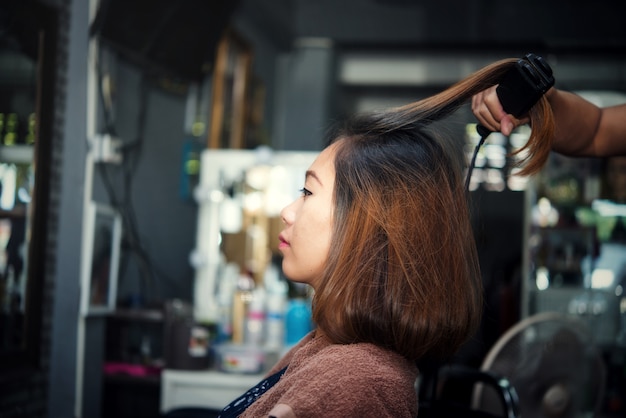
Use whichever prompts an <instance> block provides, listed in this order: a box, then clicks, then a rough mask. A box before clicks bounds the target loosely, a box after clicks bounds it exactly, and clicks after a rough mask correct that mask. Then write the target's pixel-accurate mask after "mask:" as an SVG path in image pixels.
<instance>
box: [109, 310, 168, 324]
mask: <svg viewBox="0 0 626 418" xmlns="http://www.w3.org/2000/svg"><path fill="white" fill-rule="evenodd" d="M108 317H109V318H111V319H118V320H123V321H145V322H163V318H164V315H163V311H161V310H159V309H116V310H115V311H113V312H112V313H110V314H109V315H108Z"/></svg>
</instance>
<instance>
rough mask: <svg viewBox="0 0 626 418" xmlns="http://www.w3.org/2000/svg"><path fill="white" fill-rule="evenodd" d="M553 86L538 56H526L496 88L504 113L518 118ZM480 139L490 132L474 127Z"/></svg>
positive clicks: (551, 76) (542, 60)
mask: <svg viewBox="0 0 626 418" xmlns="http://www.w3.org/2000/svg"><path fill="white" fill-rule="evenodd" d="M553 85H554V76H553V75H552V68H550V66H549V65H548V63H547V62H546V60H544V59H543V58H542V57H540V56H539V55H535V54H532V53H529V54H526V55H525V56H524V58H520V59H519V60H517V62H516V63H515V65H514V66H513V67H512V68H511V69H510V70H509V71H507V72H506V74H505V75H504V77H503V78H502V81H501V82H500V83H499V84H498V87H497V88H496V94H497V95H498V99H500V103H501V104H502V108H503V109H504V111H505V112H507V113H509V114H511V115H513V116H515V117H516V118H519V117H520V116H523V115H524V114H526V113H527V112H528V111H529V110H530V108H531V107H533V105H534V104H535V103H537V101H538V100H539V99H540V98H541V96H543V95H544V94H545V93H546V92H547V91H548V90H549V89H550V87H552V86H553ZM476 129H477V130H478V133H479V134H480V136H481V137H483V138H484V137H486V136H487V135H489V134H490V133H491V132H490V131H489V130H488V129H487V128H485V127H484V126H482V125H478V126H477V127H476Z"/></svg>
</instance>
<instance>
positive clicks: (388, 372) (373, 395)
mask: <svg viewBox="0 0 626 418" xmlns="http://www.w3.org/2000/svg"><path fill="white" fill-rule="evenodd" d="M286 365H289V367H288V368H287V370H286V371H285V374H284V375H283V376H282V377H281V379H280V380H279V381H278V383H276V385H274V387H272V388H271V389H269V390H268V391H267V392H266V393H265V394H264V395H263V396H261V397H260V398H259V399H258V400H257V401H256V402H255V403H253V404H252V405H251V406H250V407H249V408H248V409H247V410H246V411H245V412H244V413H243V414H242V415H241V417H254V418H258V417H267V414H268V413H269V411H270V410H271V409H272V408H273V407H274V406H275V405H276V404H286V405H288V406H289V407H291V409H292V410H293V412H294V413H295V415H296V416H297V417H298V418H307V417H393V418H401V417H414V416H417V395H416V392H415V388H414V384H415V379H416V378H417V375H418V371H417V367H416V366H415V364H414V363H413V362H410V361H408V360H407V359H405V358H404V357H402V356H401V355H399V354H397V353H395V352H393V351H390V350H385V349H383V348H380V347H377V346H375V345H373V344H367V343H359V344H345V345H344V344H331V343H330V342H329V341H328V340H327V339H326V338H325V337H323V336H320V337H317V338H315V332H312V333H310V334H309V335H307V336H306V337H304V338H303V339H302V341H300V342H299V343H298V344H297V345H296V346H295V347H294V348H293V349H291V350H290V351H289V352H288V353H287V354H286V355H285V356H284V357H283V358H282V359H281V360H280V361H279V362H278V363H277V364H276V365H275V366H274V367H273V368H272V370H270V371H269V372H268V375H271V374H273V373H274V372H276V371H278V370H280V369H282V368H283V367H285V366H286Z"/></svg>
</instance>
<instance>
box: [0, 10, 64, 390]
mask: <svg viewBox="0 0 626 418" xmlns="http://www.w3.org/2000/svg"><path fill="white" fill-rule="evenodd" d="M28 3H30V4H29V6H28V7H29V9H28V14H29V16H30V17H31V18H32V22H31V26H32V29H34V30H33V35H32V36H33V38H34V39H33V40H32V41H34V45H35V46H36V53H37V85H36V99H35V112H36V118H37V119H36V130H37V131H36V139H35V144H34V145H33V147H34V148H33V161H32V164H33V166H34V168H35V170H34V185H33V189H32V194H31V203H30V205H29V207H28V213H27V216H28V217H29V219H28V220H27V235H26V236H27V241H26V242H27V252H28V255H27V265H26V274H25V277H26V280H27V282H26V288H25V298H24V304H25V305H24V306H25V312H24V313H25V317H24V340H23V344H22V346H21V347H20V348H19V349H17V350H12V351H7V352H5V353H0V383H1V382H3V381H5V379H6V380H7V381H10V380H11V379H12V378H14V377H15V374H16V373H19V374H22V373H35V372H37V371H39V370H40V369H41V367H42V361H41V360H42V359H41V354H42V326H43V324H44V322H43V315H44V309H43V305H44V303H46V301H45V300H44V292H45V288H46V287H49V283H47V280H46V271H47V264H48V258H49V256H48V251H47V250H48V229H49V228H50V225H49V213H50V178H51V166H52V148H53V147H52V145H53V144H52V142H53V137H54V126H55V121H56V119H57V116H56V111H55V94H56V93H55V92H56V84H57V48H58V47H57V39H58V29H59V26H58V25H59V12H58V11H57V10H55V9H54V8H53V7H51V6H46V5H44V4H41V3H39V2H28Z"/></svg>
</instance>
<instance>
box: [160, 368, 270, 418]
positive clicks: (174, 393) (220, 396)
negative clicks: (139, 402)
mask: <svg viewBox="0 0 626 418" xmlns="http://www.w3.org/2000/svg"><path fill="white" fill-rule="evenodd" d="M263 376H264V374H263V373H261V374H236V373H224V372H219V371H215V370H193V371H189V370H169V369H165V370H163V372H162V374H161V407H160V409H161V413H163V414H164V413H166V412H168V411H171V410H173V409H176V408H186V407H201V408H208V409H213V410H221V409H222V408H224V407H225V406H226V405H228V404H229V403H230V402H231V401H232V400H234V399H235V398H237V397H238V396H241V395H242V394H243V393H245V392H246V391H247V390H248V389H250V388H251V387H252V386H254V385H256V384H257V383H259V382H260V381H261V380H262V379H263Z"/></svg>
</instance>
